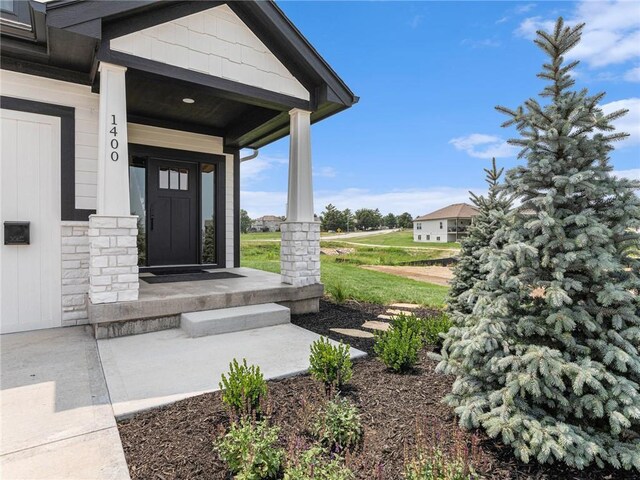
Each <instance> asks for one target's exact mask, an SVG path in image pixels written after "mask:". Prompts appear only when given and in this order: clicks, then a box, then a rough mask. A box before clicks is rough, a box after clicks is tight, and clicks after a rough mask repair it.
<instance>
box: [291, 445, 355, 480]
mask: <svg viewBox="0 0 640 480" xmlns="http://www.w3.org/2000/svg"><path fill="white" fill-rule="evenodd" d="M354 478H355V475H354V474H353V472H352V471H351V470H349V469H348V468H347V467H346V466H345V465H344V461H343V460H342V459H341V458H340V457H335V458H334V459H332V460H327V458H326V456H325V455H324V452H323V450H322V448H320V447H311V448H310V449H309V450H307V451H305V452H303V453H302V454H300V455H299V456H298V457H297V458H294V459H293V460H291V461H290V462H289V465H288V466H287V469H286V471H285V473H284V480H353V479H354Z"/></svg>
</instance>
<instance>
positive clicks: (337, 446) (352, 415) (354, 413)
mask: <svg viewBox="0 0 640 480" xmlns="http://www.w3.org/2000/svg"><path fill="white" fill-rule="evenodd" d="M311 431H312V433H313V435H314V436H315V437H316V439H317V440H318V441H319V442H320V443H321V444H322V445H324V446H326V447H328V448H330V449H331V451H333V452H338V453H340V452H343V451H345V450H350V449H352V448H353V447H355V446H356V445H357V444H358V443H359V442H360V439H361V438H362V425H361V424H360V415H359V413H358V409H357V408H356V406H355V405H353V404H352V403H351V402H350V401H349V400H347V399H346V398H341V397H336V398H335V399H334V400H331V401H329V402H327V403H326V404H325V405H324V407H323V408H322V410H320V412H318V416H317V418H316V419H315V421H314V422H313V424H312V426H311Z"/></svg>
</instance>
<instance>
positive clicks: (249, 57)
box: [110, 5, 309, 100]
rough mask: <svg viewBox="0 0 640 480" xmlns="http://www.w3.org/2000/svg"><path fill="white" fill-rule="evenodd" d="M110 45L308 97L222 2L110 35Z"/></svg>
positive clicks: (121, 50) (167, 61) (198, 70)
mask: <svg viewBox="0 0 640 480" xmlns="http://www.w3.org/2000/svg"><path fill="white" fill-rule="evenodd" d="M110 48H111V49H112V50H114V51H117V52H122V53H127V54H130V55H135V56H137V57H141V58H146V59H148V60H153V61H156V62H160V63H164V64H168V65H173V66H175V67H181V68H185V69H188V70H192V71H197V72H201V73H205V74H209V75H212V76H215V77H219V78H225V79H228V80H233V81H235V82H238V83H243V84H245V85H251V86H254V87H259V88H262V89H264V90H269V91H273V92H277V93H282V94H285V95H289V96H292V97H296V98H301V99H303V100H309V92H308V91H307V90H306V89H305V88H304V86H303V85H302V84H301V83H300V82H299V81H298V80H297V79H296V78H295V77H294V76H293V75H292V74H291V72H289V70H287V68H286V67H285V66H284V65H283V64H282V63H281V62H280V60H278V59H277V58H276V56H275V55H274V54H273V53H272V52H271V51H269V49H268V48H267V47H266V46H265V45H264V43H262V41H261V40H260V39H259V38H258V37H257V36H256V35H255V34H254V33H253V32H252V31H251V30H250V29H249V27H247V25H246V24H245V23H244V22H243V21H242V20H241V19H240V18H239V17H238V16H237V15H236V14H235V13H234V12H233V11H232V10H231V9H230V8H229V7H228V6H227V5H220V6H217V7H214V8H212V9H209V10H205V11H203V12H199V13H195V14H193V15H188V16H185V17H182V18H179V19H176V20H173V21H170V22H166V23H162V24H160V25H155V26H153V27H149V28H147V29H144V30H140V31H138V32H134V33H130V34H127V35H124V36H122V37H118V38H114V39H112V40H110Z"/></svg>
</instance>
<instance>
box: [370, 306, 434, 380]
mask: <svg viewBox="0 0 640 480" xmlns="http://www.w3.org/2000/svg"><path fill="white" fill-rule="evenodd" d="M422 337H423V326H422V321H420V320H418V319H417V318H416V317H415V316H399V317H396V318H394V319H393V321H392V324H391V328H390V329H389V330H388V331H386V332H380V333H378V334H376V343H375V345H374V346H373V350H374V352H375V353H376V355H378V357H380V359H381V360H382V362H383V363H384V364H385V365H386V366H387V367H389V368H390V369H392V370H394V371H396V372H400V373H404V372H407V371H408V370H410V369H411V368H413V366H414V365H415V364H416V362H417V361H418V352H419V351H420V348H422V344H423V340H422Z"/></svg>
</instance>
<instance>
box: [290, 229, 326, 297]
mask: <svg viewBox="0 0 640 480" xmlns="http://www.w3.org/2000/svg"><path fill="white" fill-rule="evenodd" d="M280 232H282V242H281V244H280V273H281V275H282V282H283V283H288V284H290V285H294V286H296V287H303V286H305V285H313V284H315V283H320V223H319V222H284V223H283V224H281V225H280Z"/></svg>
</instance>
